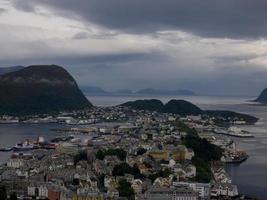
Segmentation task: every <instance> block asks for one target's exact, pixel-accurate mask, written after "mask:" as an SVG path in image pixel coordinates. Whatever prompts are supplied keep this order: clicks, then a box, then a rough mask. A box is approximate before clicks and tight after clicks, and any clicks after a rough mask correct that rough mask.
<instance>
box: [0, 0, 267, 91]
mask: <svg viewBox="0 0 267 200" xmlns="http://www.w3.org/2000/svg"><path fill="white" fill-rule="evenodd" d="M266 10H267V1H266V0H223V1H222V0H145V1H144V0H134V1H133V0H0V30H1V31H0V45H1V48H0V66H1V67H8V66H15V65H23V66H28V65H33V64H57V65H61V66H63V67H64V68H66V69H67V70H68V71H69V72H70V73H71V74H72V75H73V76H74V77H75V79H76V80H77V82H78V84H79V85H81V86H99V87H102V88H104V89H106V90H120V89H125V88H129V89H133V90H138V89H142V88H157V89H169V90H172V89H189V90H193V91H195V92H196V93H198V94H203V95H235V96H238V95H242V96H253V95H258V94H259V93H260V91H261V90H262V89H263V88H265V87H267V40H266V37H267V20H266V19H267V12H266Z"/></svg>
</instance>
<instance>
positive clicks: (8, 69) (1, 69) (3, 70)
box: [0, 66, 24, 75]
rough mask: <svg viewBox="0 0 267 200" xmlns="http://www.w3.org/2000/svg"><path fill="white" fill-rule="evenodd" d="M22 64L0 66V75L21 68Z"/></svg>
mask: <svg viewBox="0 0 267 200" xmlns="http://www.w3.org/2000/svg"><path fill="white" fill-rule="evenodd" d="M23 68H24V67H23V66H12V67H0V75H2V74H6V73H9V72H15V71H19V70H21V69H23Z"/></svg>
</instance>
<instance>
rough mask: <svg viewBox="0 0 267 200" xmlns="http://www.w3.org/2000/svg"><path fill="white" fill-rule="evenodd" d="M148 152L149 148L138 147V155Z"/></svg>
mask: <svg viewBox="0 0 267 200" xmlns="http://www.w3.org/2000/svg"><path fill="white" fill-rule="evenodd" d="M146 152H147V150H146V149H144V148H139V149H137V155H138V156H140V155H143V154H144V153H146Z"/></svg>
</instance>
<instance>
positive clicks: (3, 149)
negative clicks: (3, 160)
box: [0, 147, 13, 152]
mask: <svg viewBox="0 0 267 200" xmlns="http://www.w3.org/2000/svg"><path fill="white" fill-rule="evenodd" d="M12 150H13V147H6V148H0V152H9V151H12Z"/></svg>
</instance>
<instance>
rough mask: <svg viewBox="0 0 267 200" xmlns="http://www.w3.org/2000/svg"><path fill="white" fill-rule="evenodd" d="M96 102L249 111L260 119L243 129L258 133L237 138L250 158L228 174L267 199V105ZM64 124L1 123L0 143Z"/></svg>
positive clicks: (244, 101) (212, 100) (220, 100)
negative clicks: (173, 104)
mask: <svg viewBox="0 0 267 200" xmlns="http://www.w3.org/2000/svg"><path fill="white" fill-rule="evenodd" d="M88 98H89V99H90V101H91V102H92V103H93V104H94V105H98V106H114V105H119V104H121V103H124V102H126V101H133V100H136V99H145V98H146V99H151V98H156V99H160V100H162V101H163V102H164V103H166V102H167V101H169V100H170V99H185V100H188V101H191V102H192V103H195V104H197V105H198V106H200V107H201V108H202V109H220V110H233V111H237V112H242V113H248V114H251V115H254V116H256V117H258V118H260V121H259V122H258V123H257V124H256V125H254V126H243V129H245V130H247V131H250V132H251V133H253V134H254V136H255V137H254V138H251V139H248V138H244V139H235V140H236V141H237V143H238V148H241V149H244V150H246V151H247V152H248V154H249V155H250V157H249V158H248V160H247V161H246V162H244V163H242V164H241V165H229V166H228V167H227V170H228V173H229V174H231V176H232V178H233V182H234V183H235V184H238V186H239V190H240V192H242V193H243V194H247V195H252V196H255V197H261V198H263V199H266V197H267V106H266V107H264V106H257V105H252V104H251V103H249V102H248V100H251V99H254V98H251V97H248V98H244V97H242V98H233V97H231V98H226V97H201V96H196V97H188V96H186V97H185V96H179V97H175V96H168V97H166V96H164V97H161V96H146V97H144V96H142V97H138V96H113V97H110V96H95V97H94V96H91V97H88ZM59 126H62V125H56V124H41V125H32V124H31V125H30V124H28V125H26V124H24V125H0V146H1V147H2V146H5V147H6V146H13V145H14V144H15V143H16V142H18V141H21V140H24V139H27V138H30V139H33V138H37V137H38V136H39V135H45V136H46V138H47V139H49V138H52V137H56V134H55V133H54V132H52V131H51V130H50V129H51V128H57V127H59ZM8 155H9V154H8V153H0V162H3V161H5V160H6V159H7V158H8Z"/></svg>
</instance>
